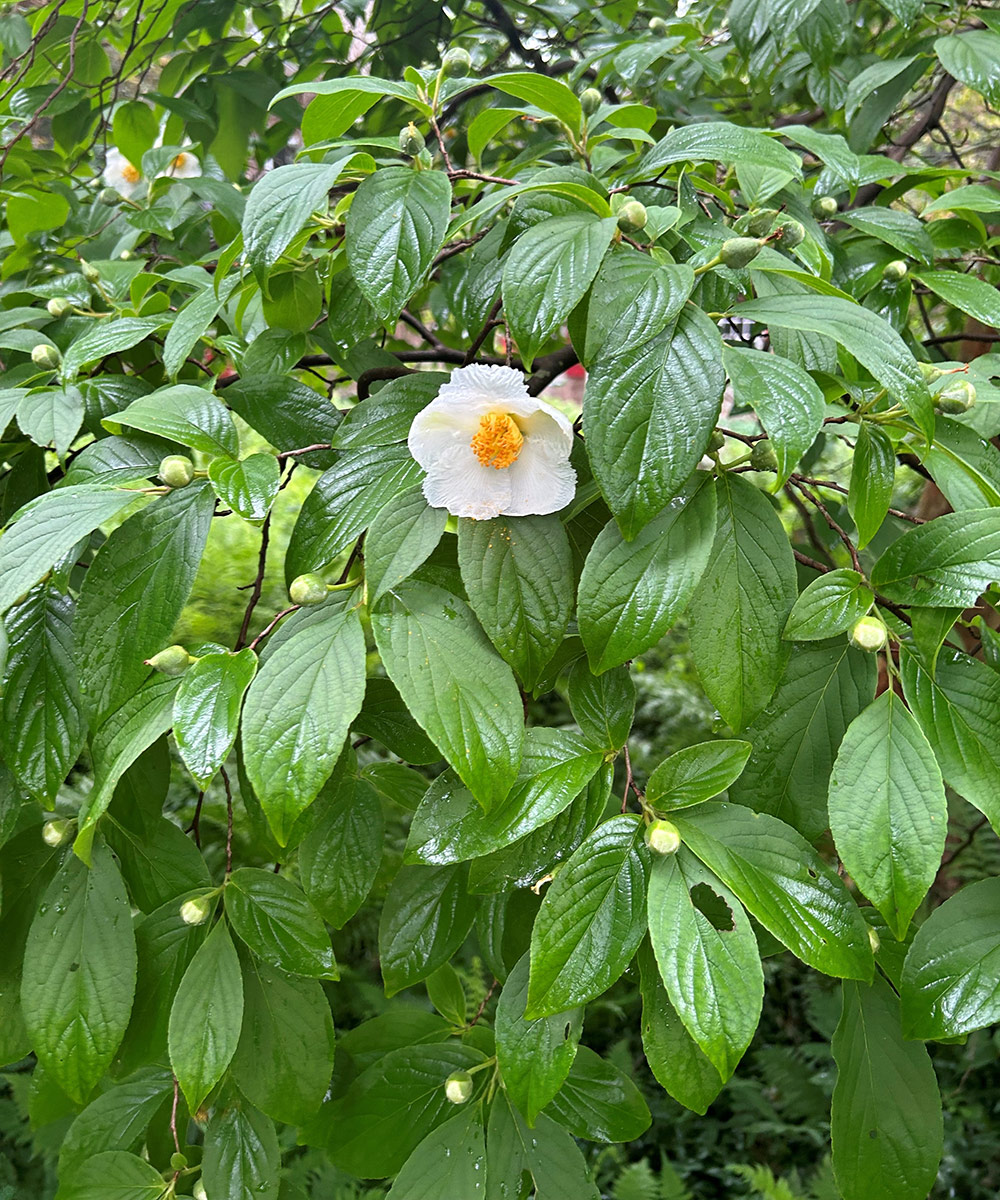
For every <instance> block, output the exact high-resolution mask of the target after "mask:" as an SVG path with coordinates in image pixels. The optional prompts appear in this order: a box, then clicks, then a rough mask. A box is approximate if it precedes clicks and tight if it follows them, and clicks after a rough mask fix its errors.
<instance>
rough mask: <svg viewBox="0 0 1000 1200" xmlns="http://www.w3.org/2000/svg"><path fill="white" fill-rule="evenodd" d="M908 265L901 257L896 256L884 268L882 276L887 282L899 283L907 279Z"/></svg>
mask: <svg viewBox="0 0 1000 1200" xmlns="http://www.w3.org/2000/svg"><path fill="white" fill-rule="evenodd" d="M907 271H908V267H907V265H906V263H905V262H903V260H902V259H901V258H894V259H893V260H892V262H888V263H886V264H885V266H884V267H883V268H882V278H883V279H884V280H885V281H886V283H899V282H900V280H902V279H905V278H906V275H907Z"/></svg>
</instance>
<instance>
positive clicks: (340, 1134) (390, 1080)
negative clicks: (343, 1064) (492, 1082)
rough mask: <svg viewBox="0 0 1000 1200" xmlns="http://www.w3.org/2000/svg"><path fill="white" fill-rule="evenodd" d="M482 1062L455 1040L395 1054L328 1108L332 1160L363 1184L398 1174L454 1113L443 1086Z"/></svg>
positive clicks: (475, 1052)
mask: <svg viewBox="0 0 1000 1200" xmlns="http://www.w3.org/2000/svg"><path fill="white" fill-rule="evenodd" d="M484 1061H485V1058H484V1056H483V1055H482V1054H481V1053H480V1052H479V1051H478V1050H475V1049H473V1048H472V1047H471V1046H465V1045H462V1044H461V1043H460V1042H455V1041H451V1042H449V1043H448V1044H447V1045H429V1046H409V1045H408V1046H403V1047H401V1048H400V1049H398V1050H391V1051H390V1052H389V1053H388V1054H385V1055H384V1056H382V1057H381V1058H380V1059H379V1060H378V1061H377V1062H375V1063H373V1064H372V1066H370V1067H369V1068H368V1069H367V1070H366V1071H364V1072H363V1073H362V1074H361V1075H359V1076H358V1078H357V1079H356V1080H355V1081H354V1082H353V1083H352V1084H351V1086H350V1088H349V1089H348V1090H347V1092H346V1093H345V1094H344V1095H343V1096H341V1097H340V1098H339V1099H337V1100H334V1102H333V1103H332V1104H331V1105H329V1107H328V1109H327V1112H326V1128H327V1130H328V1135H327V1140H326V1148H327V1151H328V1153H329V1155H330V1157H331V1158H332V1159H333V1161H334V1163H335V1164H336V1165H337V1166H338V1167H340V1168H341V1170H344V1171H349V1172H350V1173H351V1174H352V1175H357V1176H360V1177H361V1178H362V1179H376V1178H378V1179H381V1178H383V1177H384V1176H386V1175H394V1174H395V1173H396V1172H397V1171H399V1170H400V1169H401V1167H402V1166H403V1164H404V1163H405V1162H406V1160H407V1159H408V1158H409V1157H410V1155H411V1154H412V1153H413V1151H414V1150H415V1149H416V1148H417V1146H419V1145H420V1143H421V1142H422V1141H423V1139H424V1138H425V1137H426V1136H427V1134H429V1133H430V1132H431V1130H433V1129H435V1128H436V1127H437V1126H438V1125H441V1124H442V1123H443V1122H444V1121H445V1120H446V1119H447V1118H448V1117H450V1116H452V1115H453V1114H454V1111H455V1108H454V1105H453V1104H452V1103H451V1102H450V1101H449V1100H448V1099H447V1097H446V1096H445V1094H444V1081H445V1080H446V1079H447V1078H448V1076H449V1075H450V1074H451V1073H452V1072H453V1071H463V1070H468V1069H469V1068H470V1067H475V1066H478V1065H479V1064H480V1063H482V1062H484Z"/></svg>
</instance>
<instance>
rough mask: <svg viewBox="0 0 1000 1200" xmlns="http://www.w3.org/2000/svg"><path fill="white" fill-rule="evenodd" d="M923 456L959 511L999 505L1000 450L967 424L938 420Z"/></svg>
mask: <svg viewBox="0 0 1000 1200" xmlns="http://www.w3.org/2000/svg"><path fill="white" fill-rule="evenodd" d="M920 457H921V460H922V462H923V464H924V466H925V467H926V468H927V470H928V471H930V473H931V476H932V478H933V479H934V482H935V483H936V484H937V486H938V487H939V488H940V489H941V491H942V493H943V494H944V496H945V499H946V500H947V501H948V503H949V504H950V505H951V507H952V508H953V509H955V511H956V512H959V511H961V510H963V509H968V508H985V507H990V508H993V507H996V506H998V505H1000V451H998V450H997V448H996V446H994V445H993V444H992V443H991V442H987V441H985V440H984V439H983V438H981V437H979V435H978V434H977V433H976V431H975V430H974V429H970V428H969V426H968V425H963V424H960V423H959V422H958V421H954V420H952V419H951V418H950V417H938V419H937V425H936V427H935V430H934V441H933V442H932V443H931V445H930V446H928V447H926V448H923V449H922V450H921V453H920Z"/></svg>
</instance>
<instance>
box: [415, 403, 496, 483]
mask: <svg viewBox="0 0 1000 1200" xmlns="http://www.w3.org/2000/svg"><path fill="white" fill-rule="evenodd" d="M463 407H465V406H463ZM479 417H480V414H479V413H478V412H469V411H463V412H455V411H452V410H451V409H450V408H448V407H446V406H442V405H440V404H439V403H438V401H437V400H432V401H431V402H430V404H428V405H427V407H426V408H422V409H421V410H420V412H418V413H417V415H416V416H415V417H414V418H413V423H412V424H411V425H410V432H409V434H408V435H407V438H406V445H407V448H408V449H409V451H410V453H411V454H412V455H413V457H414V458H415V459H416V460H417V462H418V463H419V464H420V465H421V466H422V467H423V468H424V470H425V471H427V470H430V467H431V465H432V464H433V463H434V462H436V461H437V459H438V458H439V457H440V456H441V455H442V454H447V453H448V451H449V450H453V449H455V448H457V447H459V446H465V447H468V445H469V443H470V442H471V441H472V438H473V436H474V435H475V432H476V430H477V429H478V428H479Z"/></svg>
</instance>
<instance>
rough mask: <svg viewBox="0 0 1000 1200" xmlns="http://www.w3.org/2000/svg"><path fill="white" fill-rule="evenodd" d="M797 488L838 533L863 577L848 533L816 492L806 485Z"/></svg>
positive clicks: (855, 567) (856, 553) (800, 484)
mask: <svg viewBox="0 0 1000 1200" xmlns="http://www.w3.org/2000/svg"><path fill="white" fill-rule="evenodd" d="M795 486H796V487H797V488H798V489H799V491H800V492H801V493H802V495H803V496H805V498H806V499H807V500H808V501H809V503H810V504H812V505H814V506H815V508H816V509H817V510H818V511H819V513H820V515H821V516H822V518H823V520H824V521H826V523H827V525H829V526H830V528H831V529H832V530H833V531H834V533H836V534H837V536H838V537H839V538H840V540H841V541H842V542H843V543H844V545H845V546H846V547H847V553H848V554H849V555H850V556H851V564H852V566H853V567H854V569H855V571H857V573H858V574H859V575H863V574H864V571H863V570H862V568H861V559H860V558H858V552H857V549H856V548H855V546H854V543H853V542H852V541H851V539H850V537H848V535H847V531H846V530H845V529H843V528H842V527H841V526H840V525H838V524H837V522H836V521H835V520H834V518H833V517H832V516H831V514H830V512H829V511H828V509H827V507H826V505H825V504H824V503H823V501H822V500H821V499H820V498H819V496H817V495H816V494H815V493H814V492H811V491H810V490H809V489H808V488H807V487H806V486H805V484H804V483H799V482H796V484H795Z"/></svg>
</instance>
